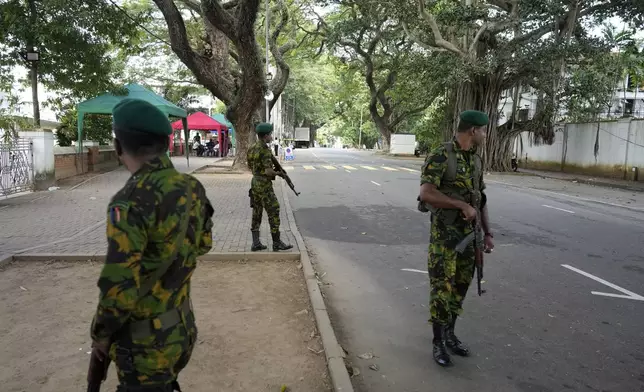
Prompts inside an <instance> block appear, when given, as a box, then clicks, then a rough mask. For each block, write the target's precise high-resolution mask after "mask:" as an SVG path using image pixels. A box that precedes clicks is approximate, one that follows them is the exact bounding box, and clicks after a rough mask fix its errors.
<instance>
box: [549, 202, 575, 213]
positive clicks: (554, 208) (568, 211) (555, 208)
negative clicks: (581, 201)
mask: <svg viewBox="0 0 644 392" xmlns="http://www.w3.org/2000/svg"><path fill="white" fill-rule="evenodd" d="M541 206H542V207H546V208H552V209H553V210H559V211H563V212H567V213H569V214H574V213H575V211H570V210H564V209H563V208H557V207H553V206H549V205H547V204H542V205H541Z"/></svg>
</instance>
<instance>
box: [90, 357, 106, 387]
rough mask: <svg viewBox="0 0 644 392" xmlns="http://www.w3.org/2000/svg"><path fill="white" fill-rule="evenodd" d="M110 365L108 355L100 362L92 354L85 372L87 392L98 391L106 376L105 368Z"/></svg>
mask: <svg viewBox="0 0 644 392" xmlns="http://www.w3.org/2000/svg"><path fill="white" fill-rule="evenodd" d="M109 367H110V358H109V357H108V356H106V357H105V359H104V360H103V361H102V362H101V361H99V360H98V358H97V357H96V356H95V355H94V354H92V357H91V359H90V361H89V371H88V372H87V392H100V390H101V383H102V382H103V381H105V379H106V378H107V369H108V368H109Z"/></svg>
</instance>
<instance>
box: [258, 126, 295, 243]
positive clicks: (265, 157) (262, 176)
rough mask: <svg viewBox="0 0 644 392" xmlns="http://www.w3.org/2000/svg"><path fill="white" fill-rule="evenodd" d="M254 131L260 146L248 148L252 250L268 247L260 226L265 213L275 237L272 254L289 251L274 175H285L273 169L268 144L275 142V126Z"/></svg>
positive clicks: (272, 234)
mask: <svg viewBox="0 0 644 392" xmlns="http://www.w3.org/2000/svg"><path fill="white" fill-rule="evenodd" d="M255 132H256V133H257V139H258V140H257V143H255V144H253V145H252V146H251V147H250V148H249V149H248V158H247V159H248V167H249V168H250V171H251V172H252V173H253V179H252V180H251V185H250V192H249V196H250V203H251V207H252V208H253V220H252V223H251V228H250V231H251V233H252V235H253V245H252V247H251V250H252V251H253V252H256V251H258V250H264V249H266V246H265V245H264V244H262V243H261V241H260V239H259V227H260V225H261V224H262V214H263V213H264V210H266V213H267V214H268V223H269V225H270V227H271V236H272V237H273V251H275V252H277V251H280V250H289V249H291V248H293V245H287V244H285V243H283V242H282V240H281V239H280V203H279V201H277V197H276V196H275V191H274V190H273V180H275V176H280V177H284V174H283V173H282V172H277V171H275V169H274V168H273V162H272V160H271V157H272V152H271V149H270V148H269V147H268V143H270V142H271V141H272V140H273V136H272V135H271V133H272V132H273V124H269V123H259V124H258V125H257V126H256V128H255Z"/></svg>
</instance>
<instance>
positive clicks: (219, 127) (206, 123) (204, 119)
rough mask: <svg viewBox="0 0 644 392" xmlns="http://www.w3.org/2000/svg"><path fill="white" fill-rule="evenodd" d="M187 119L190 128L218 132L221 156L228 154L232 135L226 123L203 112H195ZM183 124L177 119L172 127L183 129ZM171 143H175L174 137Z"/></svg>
mask: <svg viewBox="0 0 644 392" xmlns="http://www.w3.org/2000/svg"><path fill="white" fill-rule="evenodd" d="M186 120H187V121H188V129H190V130H194V131H211V132H217V136H218V137H217V139H218V141H219V151H220V152H221V156H226V154H228V140H229V137H230V135H229V132H230V130H229V129H228V127H227V126H226V125H225V124H222V123H220V122H219V121H217V120H215V119H214V118H212V117H210V116H209V115H207V114H206V113H203V112H196V113H193V114H191V115H189V116H188V118H187V119H186ZM182 126H183V125H182V123H181V121H175V122H173V123H172V129H175V130H177V129H181V127H182ZM173 136H174V135H173ZM170 143H171V145H172V143H174V141H173V140H172V138H171V139H170Z"/></svg>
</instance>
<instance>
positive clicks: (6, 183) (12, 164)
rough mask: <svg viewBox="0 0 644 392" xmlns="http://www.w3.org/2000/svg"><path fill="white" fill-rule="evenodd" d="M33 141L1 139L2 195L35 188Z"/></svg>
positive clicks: (0, 175) (0, 190)
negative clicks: (6, 141) (6, 140)
mask: <svg viewBox="0 0 644 392" xmlns="http://www.w3.org/2000/svg"><path fill="white" fill-rule="evenodd" d="M33 162H34V156H33V142H32V141H31V140H29V139H23V138H18V139H14V140H12V141H11V142H10V143H5V142H4V141H0V196H8V195H11V194H14V193H20V192H27V191H32V190H33V188H34V186H33V185H34V166H33Z"/></svg>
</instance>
